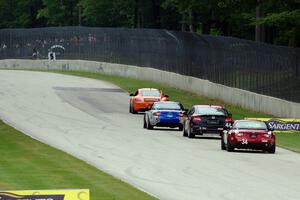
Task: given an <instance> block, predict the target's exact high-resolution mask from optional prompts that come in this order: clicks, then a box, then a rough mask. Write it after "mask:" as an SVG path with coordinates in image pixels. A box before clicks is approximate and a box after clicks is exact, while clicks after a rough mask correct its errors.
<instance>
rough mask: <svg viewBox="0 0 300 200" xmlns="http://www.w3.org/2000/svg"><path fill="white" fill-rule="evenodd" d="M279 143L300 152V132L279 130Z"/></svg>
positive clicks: (277, 138) (277, 136)
mask: <svg viewBox="0 0 300 200" xmlns="http://www.w3.org/2000/svg"><path fill="white" fill-rule="evenodd" d="M276 140H277V145H278V146H281V147H284V148H286V149H289V150H291V151H295V152H298V153H300V133H299V132H298V133H297V132H285V133H284V132H281V133H280V132H279V133H276Z"/></svg>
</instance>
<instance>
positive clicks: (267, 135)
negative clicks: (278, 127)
mask: <svg viewBox="0 0 300 200" xmlns="http://www.w3.org/2000/svg"><path fill="white" fill-rule="evenodd" d="M271 136H272V132H271V131H270V132H268V133H265V134H264V137H266V138H270V137H271Z"/></svg>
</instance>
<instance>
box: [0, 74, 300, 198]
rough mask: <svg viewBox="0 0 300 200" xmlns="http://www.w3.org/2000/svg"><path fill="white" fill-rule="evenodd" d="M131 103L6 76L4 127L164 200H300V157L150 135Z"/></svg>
mask: <svg viewBox="0 0 300 200" xmlns="http://www.w3.org/2000/svg"><path fill="white" fill-rule="evenodd" d="M128 102H129V96H128V94H127V93H125V92H123V91H122V90H120V89H119V88H118V87H116V86H114V85H112V84H110V83H107V82H103V81H97V80H93V79H86V78H80V77H73V76H66V75H60V74H53V73H46V72H29V71H7V70H0V117H1V118H2V119H3V120H4V121H6V122H7V123H9V124H10V125H12V126H14V127H15V128H17V129H19V130H21V131H23V132H24V133H26V134H27V135H29V136H31V137H33V138H36V139H37V140H40V141H42V142H44V143H46V144H49V145H51V146H53V147H55V148H58V149H61V150H63V151H65V152H67V153H69V154H72V155H74V156H76V157H78V158H80V159H82V160H84V161H86V162H88V163H90V164H91V165H93V166H96V167H97V168H99V169H101V170H104V171H105V172H108V173H110V174H112V175H113V176H115V177H117V178H120V179H122V180H124V181H126V182H128V183H130V184H132V185H134V186H136V187H138V188H140V189H142V190H144V191H146V192H148V193H150V194H152V195H154V196H156V197H158V198H159V199H164V200H177V199H178V200H198V199H204V200H240V199H243V200H253V199H263V200H269V199H270V200H277V199H278V200H299V199H300V170H299V168H300V154H297V153H293V152H291V151H287V150H284V149H281V148H278V149H277V150H278V151H277V153H276V154H274V155H272V154H266V153H259V152H250V151H242V152H234V153H228V152H225V151H221V150H220V141H219V140H218V139H215V138H209V139H203V138H197V139H188V138H184V137H182V132H179V131H176V130H162V129H158V130H145V129H143V128H142V125H143V115H132V114H129V113H128ZM78 173H80V172H78Z"/></svg>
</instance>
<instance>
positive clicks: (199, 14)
mask: <svg viewBox="0 0 300 200" xmlns="http://www.w3.org/2000/svg"><path fill="white" fill-rule="evenodd" d="M0 9H1V12H0V17H1V19H2V20H1V21H0V28H12V27H40V26H74V25H84V26H101V27H128V28H162V29H172V30H182V31H192V32H199V33H202V34H214V35H225V36H234V37H240V38H245V39H252V40H253V39H254V38H256V37H255V36H256V35H257V34H263V35H265V37H263V38H262V39H261V40H260V41H262V42H268V43H271V44H280V45H289V46H297V47H299V46H300V1H299V0H289V1H286V0H253V1H249V0H184V1H182V0H113V1H111V0H9V1H7V0H0ZM259 15H261V16H259ZM257 27H263V28H262V29H260V33H257V32H255V30H257Z"/></svg>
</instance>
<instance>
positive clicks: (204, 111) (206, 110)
mask: <svg viewBox="0 0 300 200" xmlns="http://www.w3.org/2000/svg"><path fill="white" fill-rule="evenodd" d="M195 113H196V114H199V115H218V116H227V115H228V113H227V111H226V110H225V109H223V108H211V107H196V109H195Z"/></svg>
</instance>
